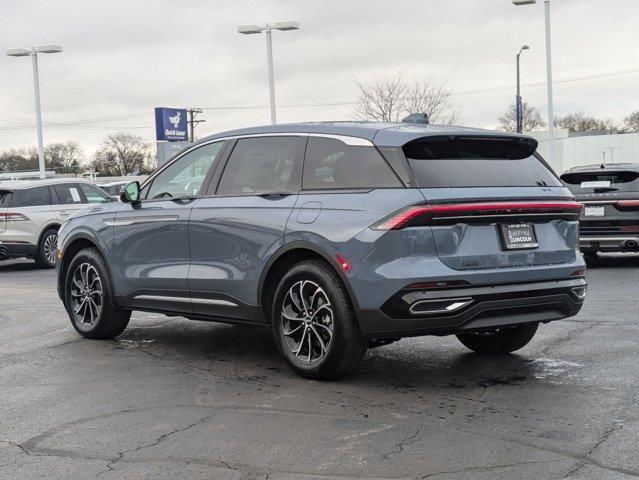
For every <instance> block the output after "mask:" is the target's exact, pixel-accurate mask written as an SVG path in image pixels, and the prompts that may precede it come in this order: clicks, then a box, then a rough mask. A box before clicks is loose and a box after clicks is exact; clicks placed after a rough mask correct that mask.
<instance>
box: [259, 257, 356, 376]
mask: <svg viewBox="0 0 639 480" xmlns="http://www.w3.org/2000/svg"><path fill="white" fill-rule="evenodd" d="M271 319H272V323H273V332H274V335H275V341H276V343H277V346H278V349H279V351H280V353H281V354H282V355H283V356H284V358H285V359H286V362H287V363H288V365H289V366H290V367H291V368H292V369H293V370H294V371H295V372H296V373H297V374H299V375H301V376H303V377H307V378H315V379H322V380H326V379H331V378H336V377H339V376H341V375H343V374H345V373H346V372H348V371H349V370H352V369H353V368H354V367H355V366H356V365H357V364H358V363H359V361H360V360H361V359H362V358H363V357H364V355H365V354H366V350H367V346H368V342H367V341H366V339H365V338H364V337H363V336H362V334H361V333H360V331H359V327H358V325H357V320H356V318H355V312H354V311H353V307H352V305H351V302H350V299H349V296H348V292H347V291H346V288H345V287H344V284H343V283H342V281H341V279H340V278H339V276H338V275H337V273H335V271H334V270H333V269H332V268H331V266H330V265H328V264H327V263H326V262H324V261H320V260H308V261H305V262H301V263H299V264H297V265H295V266H293V267H292V268H291V269H290V270H289V271H288V272H287V273H286V274H285V275H284V277H283V278H282V279H281V280H280V283H279V285H278V287H277V289H276V291H275V299H274V302H273V310H272V315H271Z"/></svg>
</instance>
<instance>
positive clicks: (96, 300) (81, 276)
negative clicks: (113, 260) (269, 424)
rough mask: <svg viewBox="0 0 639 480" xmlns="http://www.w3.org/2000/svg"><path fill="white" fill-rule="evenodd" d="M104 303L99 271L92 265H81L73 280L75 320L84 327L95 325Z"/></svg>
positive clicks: (72, 297)
mask: <svg viewBox="0 0 639 480" xmlns="http://www.w3.org/2000/svg"><path fill="white" fill-rule="evenodd" d="M103 301H104V295H103V291H102V280H101V279H100V275H99V274H98V271H97V270H96V268H95V267H94V266H93V265H91V264H90V263H82V264H80V265H79V266H78V268H76V269H75V272H73V278H72V280H71V308H72V309H73V315H74V317H75V319H76V320H77V321H78V322H79V323H80V324H81V325H83V326H91V325H93V324H94V323H96V322H97V321H98V319H99V318H100V313H101V312H102V304H103Z"/></svg>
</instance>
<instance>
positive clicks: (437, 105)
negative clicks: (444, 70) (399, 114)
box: [402, 77, 461, 125]
mask: <svg viewBox="0 0 639 480" xmlns="http://www.w3.org/2000/svg"><path fill="white" fill-rule="evenodd" d="M402 107H403V110H404V113H403V114H404V115H409V114H411V113H422V112H423V113H427V114H428V120H429V122H430V123H437V124H441V125H454V124H456V123H459V121H460V119H461V109H460V108H459V106H457V105H455V103H454V102H453V98H452V96H451V94H450V92H449V91H448V90H447V89H446V87H445V86H444V84H443V83H437V82H435V81H433V79H432V78H430V77H426V78H424V79H421V80H415V82H414V83H413V84H412V85H410V86H409V87H407V89H406V95H405V97H404V101H403V103H402Z"/></svg>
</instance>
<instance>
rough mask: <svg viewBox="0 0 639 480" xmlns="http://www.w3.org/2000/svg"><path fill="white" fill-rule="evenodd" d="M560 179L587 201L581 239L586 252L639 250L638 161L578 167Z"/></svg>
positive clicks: (581, 200)
mask: <svg viewBox="0 0 639 480" xmlns="http://www.w3.org/2000/svg"><path fill="white" fill-rule="evenodd" d="M561 180H562V181H563V182H564V183H565V184H566V186H567V187H568V188H569V189H570V190H571V191H572V192H573V194H574V195H575V199H576V200H577V201H579V202H581V203H583V204H584V205H585V208H584V212H583V215H582V217H581V222H580V224H581V235H580V242H579V243H580V245H581V249H582V251H583V252H584V254H586V255H595V254H596V253H597V252H598V251H603V252H639V165H638V164H633V163H609V164H602V165H588V166H584V167H575V168H572V169H570V170H568V171H567V172H566V173H564V174H563V175H562V176H561Z"/></svg>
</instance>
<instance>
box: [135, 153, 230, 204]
mask: <svg viewBox="0 0 639 480" xmlns="http://www.w3.org/2000/svg"><path fill="white" fill-rule="evenodd" d="M222 145H224V142H215V143H209V144H208V145H203V146H201V147H199V148H196V149H195V150H192V151H190V152H189V153H187V154H186V155H184V156H182V157H180V158H179V159H178V160H176V161H175V162H173V163H172V164H171V165H170V166H168V167H167V168H166V169H164V170H163V171H162V172H160V173H159V174H158V175H157V176H156V177H155V178H154V179H153V180H152V183H151V184H150V185H149V186H148V188H147V186H145V188H144V190H143V193H142V195H143V196H142V198H144V199H146V200H153V199H161V198H165V199H169V198H184V197H193V196H198V195H199V194H200V190H201V189H202V184H203V183H204V179H205V178H206V174H207V173H208V172H209V170H210V169H211V167H212V166H213V164H214V163H215V161H216V158H217V157H218V156H219V154H220V151H221V150H222Z"/></svg>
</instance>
